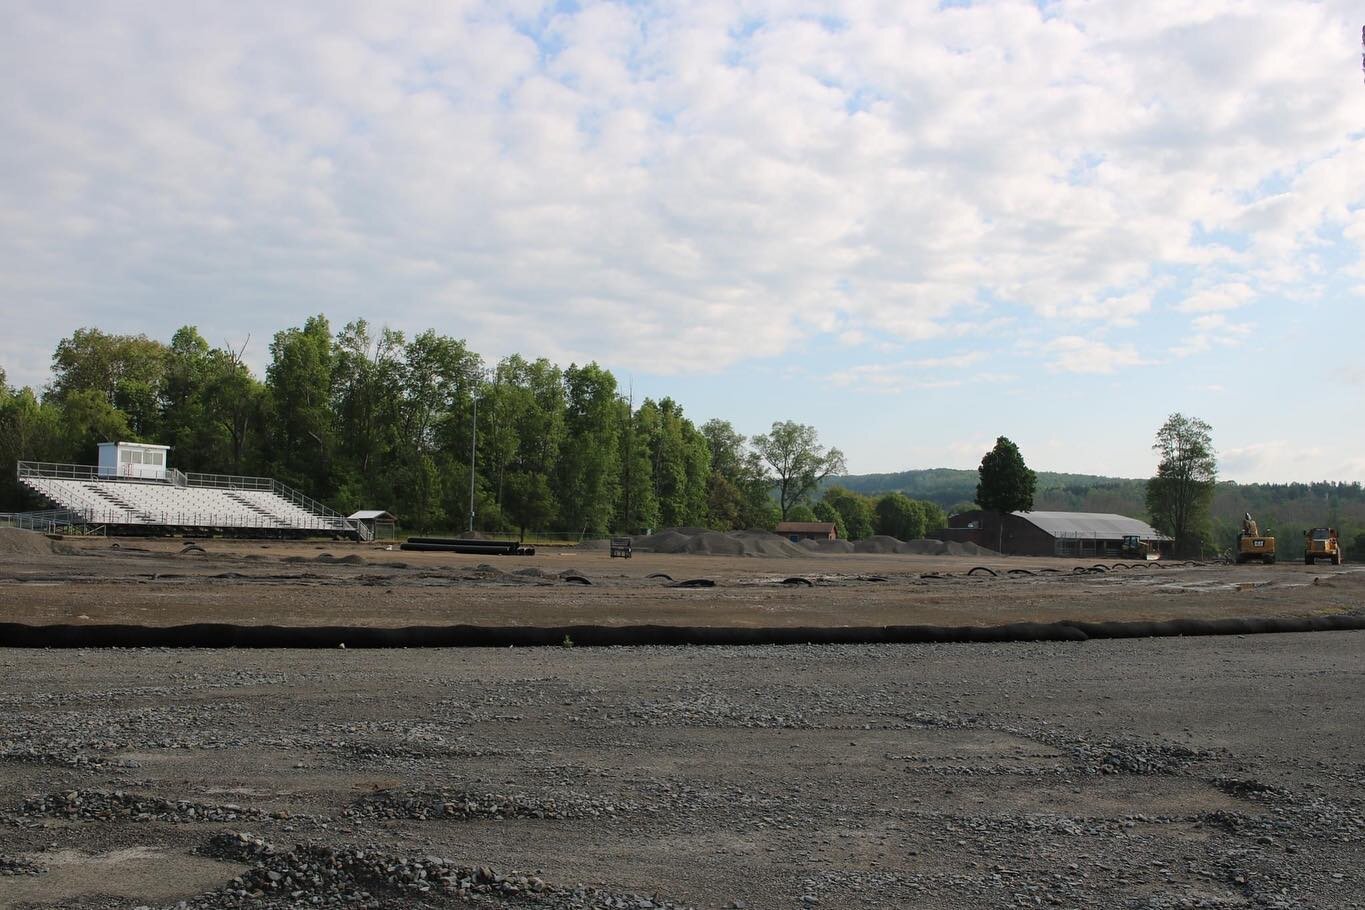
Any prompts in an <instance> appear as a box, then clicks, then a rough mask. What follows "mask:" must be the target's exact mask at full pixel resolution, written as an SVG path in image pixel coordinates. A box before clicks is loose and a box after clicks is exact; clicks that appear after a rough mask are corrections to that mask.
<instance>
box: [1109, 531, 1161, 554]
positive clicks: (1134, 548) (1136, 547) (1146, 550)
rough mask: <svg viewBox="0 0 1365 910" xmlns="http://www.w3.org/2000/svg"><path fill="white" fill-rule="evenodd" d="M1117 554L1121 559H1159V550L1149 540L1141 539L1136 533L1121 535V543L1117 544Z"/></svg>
mask: <svg viewBox="0 0 1365 910" xmlns="http://www.w3.org/2000/svg"><path fill="white" fill-rule="evenodd" d="M1119 556H1121V557H1122V558H1123V559H1160V558H1161V551H1160V550H1158V549H1157V548H1156V545H1155V544H1153V543H1151V542H1150V541H1146V540H1143V539H1142V538H1141V537H1139V536H1138V535H1136V534H1125V535H1123V543H1122V544H1121V545H1120V546H1119Z"/></svg>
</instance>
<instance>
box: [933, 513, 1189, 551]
mask: <svg viewBox="0 0 1365 910" xmlns="http://www.w3.org/2000/svg"><path fill="white" fill-rule="evenodd" d="M1001 530H1002V529H1001V526H1000V516H999V514H997V513H995V512H987V511H984V510H980V509H978V510H975V511H971V512H961V513H958V514H957V515H953V516H951V517H949V519H948V527H947V528H946V529H945V531H944V539H946V540H956V541H971V542H972V543H975V544H978V545H980V546H983V547H989V548H990V549H992V550H995V549H999V550H1000V552H1002V553H1006V554H1010V555H1017V556H1079V557H1090V556H1096V557H1111V556H1112V557H1117V556H1119V555H1120V548H1121V547H1122V545H1123V538H1125V537H1129V536H1135V537H1137V538H1139V539H1140V540H1142V541H1143V542H1145V543H1149V544H1151V545H1153V547H1154V548H1155V549H1156V550H1158V551H1160V552H1161V553H1162V555H1170V550H1171V545H1172V543H1173V542H1174V539H1173V538H1171V537H1168V536H1166V535H1165V534H1162V533H1161V532H1160V531H1158V530H1156V529H1155V528H1153V527H1152V526H1151V525H1149V524H1147V523H1146V522H1145V521H1139V520H1138V519H1136V518H1129V517H1128V516H1126V515H1114V514H1112V513H1106V512H1011V513H1009V514H1008V515H1006V516H1005V523H1004V528H1003V534H1002V533H1001Z"/></svg>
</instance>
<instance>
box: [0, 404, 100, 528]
mask: <svg viewBox="0 0 1365 910" xmlns="http://www.w3.org/2000/svg"><path fill="white" fill-rule="evenodd" d="M62 427H63V420H62V414H61V413H60V410H59V409H58V407H57V406H56V405H55V404H54V403H52V402H48V401H40V400H39V399H38V396H37V395H35V394H34V392H33V390H32V389H30V388H22V389H13V390H10V389H3V388H0V465H9V466H12V465H14V464H15V463H16V462H19V461H66V460H67V459H68V458H69V457H70V456H69V453H67V452H66V450H65V447H64V443H63V441H62V438H61V436H62ZM101 441H103V440H101ZM2 476H3V477H4V481H3V482H2V483H0V508H3V509H4V510H5V511H17V510H19V509H21V508H22V507H23V504H24V494H23V493H22V492H21V489H20V487H19V484H18V480H17V478H16V477H15V474H14V469H13V467H11V468H10V469H9V470H7V471H5V472H4V474H3V475H2Z"/></svg>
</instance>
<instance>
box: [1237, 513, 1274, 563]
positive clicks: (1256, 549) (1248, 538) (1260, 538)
mask: <svg viewBox="0 0 1365 910" xmlns="http://www.w3.org/2000/svg"><path fill="white" fill-rule="evenodd" d="M1267 530H1268V529H1267ZM1253 559H1259V560H1260V561H1261V562H1262V563H1264V564H1265V565H1272V564H1273V563H1274V562H1275V538H1274V537H1272V536H1270V535H1269V534H1262V533H1261V528H1260V525H1258V524H1256V520H1255V519H1254V518H1252V517H1251V513H1250V512H1248V513H1246V518H1245V519H1244V520H1243V521H1242V530H1241V532H1240V533H1239V534H1238V535H1237V564H1238V565H1241V564H1242V563H1244V562H1250V561H1251V560H1253Z"/></svg>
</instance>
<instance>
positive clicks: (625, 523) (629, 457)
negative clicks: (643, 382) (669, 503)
mask: <svg viewBox="0 0 1365 910" xmlns="http://www.w3.org/2000/svg"><path fill="white" fill-rule="evenodd" d="M626 411H627V415H626V416H627V422H626V424H625V426H624V427H623V430H622V433H621V473H622V479H621V484H622V486H621V522H620V526H621V528H622V529H623V530H624V531H626V532H627V533H630V534H635V533H638V532H640V531H643V530H645V529H652V528H657V527H659V499H658V493H657V490H656V488H655V482H654V457H655V456H654V453H655V451H656V450H657V449H658V447H659V436H660V435H661V433H662V431H663V430H662V423H663V418H662V415H661V414H660V413H659V408H658V406H657V405H656V404H655V403H654V402H653V401H650V400H649V399H648V398H646V399H645V401H644V404H642V405H640V407H639V409H638V410H636V411H635V413H634V414H630V413H629V412H630V404H629V403H627V404H626Z"/></svg>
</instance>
